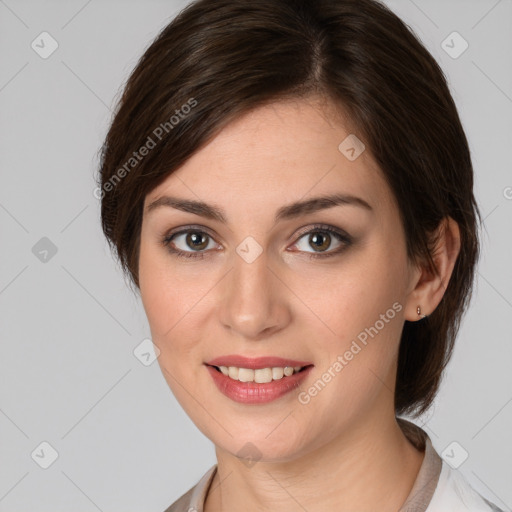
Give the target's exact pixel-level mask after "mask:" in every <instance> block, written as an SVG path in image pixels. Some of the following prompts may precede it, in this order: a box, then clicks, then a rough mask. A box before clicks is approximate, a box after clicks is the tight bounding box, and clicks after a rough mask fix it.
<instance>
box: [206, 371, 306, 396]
mask: <svg viewBox="0 0 512 512" xmlns="http://www.w3.org/2000/svg"><path fill="white" fill-rule="evenodd" d="M206 368H207V369H208V371H209V372H210V375H211V376H212V378H213V381H214V382H215V384H216V386H217V388H218V389H219V391H220V392H221V393H223V394H224V395H226V396H227V397H228V398H231V400H234V401H235V402H239V403H243V404H264V403H267V402H272V401H273V400H277V399H278V398H280V397H282V396H284V395H286V394H287V393H289V392H290V391H293V390H294V389H296V388H298V387H299V386H300V385H301V384H302V382H303V381H304V379H305V378H306V377H307V376H308V375H309V371H310V370H311V369H312V368H313V366H308V367H307V368H305V369H304V370H302V371H301V372H299V373H294V374H293V375H291V376H290V377H283V378H282V379H279V380H273V381H272V382H266V383H263V384H258V383H256V382H240V381H238V380H233V379H230V378H229V377H228V376H226V375H224V374H223V373H222V372H220V371H218V370H216V369H215V368H214V367H213V366H206Z"/></svg>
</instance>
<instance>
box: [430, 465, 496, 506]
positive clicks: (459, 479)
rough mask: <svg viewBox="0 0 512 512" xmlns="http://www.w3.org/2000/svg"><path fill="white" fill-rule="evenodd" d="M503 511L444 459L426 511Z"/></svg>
mask: <svg viewBox="0 0 512 512" xmlns="http://www.w3.org/2000/svg"><path fill="white" fill-rule="evenodd" d="M446 510H454V511H455V510H456V511H458V512H459V511H460V512H503V510H502V509H500V508H498V507H497V506H496V505H495V504H493V503H491V502H490V501H488V500H487V499H485V498H484V497H483V496H482V495H480V494H479V493H478V492H477V491H476V490H475V489H473V487H472V486H471V484H470V483H469V482H468V481H467V480H466V478H465V477H464V475H463V474H462V473H461V472H460V471H457V470H455V469H452V468H451V467H450V466H449V465H448V464H447V463H446V462H444V461H443V466H442V469H441V474H440V475H439V481H438V484H437V487H436V490H435V492H434V495H433V496H432V499H431V501H430V503H429V506H428V507H427V509H426V511H425V512H445V511H446Z"/></svg>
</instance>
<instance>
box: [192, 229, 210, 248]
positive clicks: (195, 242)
mask: <svg viewBox="0 0 512 512" xmlns="http://www.w3.org/2000/svg"><path fill="white" fill-rule="evenodd" d="M205 238H206V237H205V236H203V235H202V234H199V233H189V235H188V240H187V242H191V245H192V246H193V247H194V248H196V249H204V247H202V246H203V245H205V241H204V240H205ZM206 245H208V244H206Z"/></svg>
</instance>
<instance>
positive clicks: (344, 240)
mask: <svg viewBox="0 0 512 512" xmlns="http://www.w3.org/2000/svg"><path fill="white" fill-rule="evenodd" d="M189 233H201V234H203V235H206V236H207V237H208V238H209V239H210V240H211V241H213V242H214V243H217V242H216V241H215V239H214V237H213V236H212V235H210V233H207V232H206V231H202V230H200V229H188V230H182V231H178V232H177V233H172V234H169V235H166V236H164V238H163V241H162V243H163V244H164V246H165V247H166V248H167V250H168V251H169V252H171V253H172V254H175V255H177V256H181V255H185V256H183V257H185V258H194V257H197V258H202V257H204V255H205V254H206V253H208V252H210V251H212V249H203V250H201V251H193V250H190V251H185V250H183V249H178V248H176V247H173V246H172V245H171V244H172V243H173V241H174V240H175V238H176V237H178V236H182V235H187V234H189ZM312 233H328V234H329V235H330V236H333V237H334V238H336V239H337V240H338V241H339V242H340V243H341V245H340V246H339V247H338V248H336V249H334V250H333V249H329V250H327V251H320V252H315V251H313V252H309V251H298V252H304V253H305V254H307V255H308V256H310V257H313V258H314V257H319V258H321V257H323V256H325V257H328V256H334V255H336V254H338V253H340V252H342V251H343V250H344V249H346V248H347V247H348V246H349V245H350V244H351V243H352V239H351V238H350V237H349V236H348V235H344V234H341V233H338V232H337V231H334V230H333V229H331V228H327V227H319V226H318V227H313V228H311V229H310V230H309V231H306V232H305V233H302V234H300V235H299V236H298V237H297V240H296V242H295V243H294V244H293V245H296V244H297V243H298V242H299V241H300V240H302V238H304V237H306V236H308V235H310V234H312Z"/></svg>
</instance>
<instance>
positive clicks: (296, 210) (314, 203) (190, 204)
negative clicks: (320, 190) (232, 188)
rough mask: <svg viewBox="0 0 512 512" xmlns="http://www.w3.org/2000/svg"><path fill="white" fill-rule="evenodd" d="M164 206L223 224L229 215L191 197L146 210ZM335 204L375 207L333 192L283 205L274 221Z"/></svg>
mask: <svg viewBox="0 0 512 512" xmlns="http://www.w3.org/2000/svg"><path fill="white" fill-rule="evenodd" d="M162 206H167V207H170V208H174V209H177V210H181V211H183V212H187V213H193V214H195V215H200V216H202V217H205V218H207V219H212V220H217V221H219V222H222V223H223V224H227V217H226V214H225V212H224V210H222V209H221V208H219V207H217V206H214V205H210V204H208V203H204V202H202V201H194V200H191V199H180V198H178V197H171V196H162V197H159V198H158V199H155V200H154V201H153V202H151V203H150V204H149V205H148V206H147V207H146V211H147V213H149V212H151V211H153V210H155V209H156V208H159V207H162ZM335 206H358V207H361V208H364V209H365V210H367V211H373V208H372V207H371V206H370V205H369V204H368V203H367V202H366V201H365V200H364V199H361V198H360V197H356V196H353V195H348V194H331V195H327V196H319V197H313V198H311V199H307V200H305V201H297V202H294V203H291V204H288V205H286V206H282V207H281V208H279V210H277V213H276V215H275V219H274V223H277V222H279V221H282V220H288V219H294V218H296V217H300V216H301V215H306V214H310V213H314V212H317V211H320V210H325V209H328V208H333V207H335Z"/></svg>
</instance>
